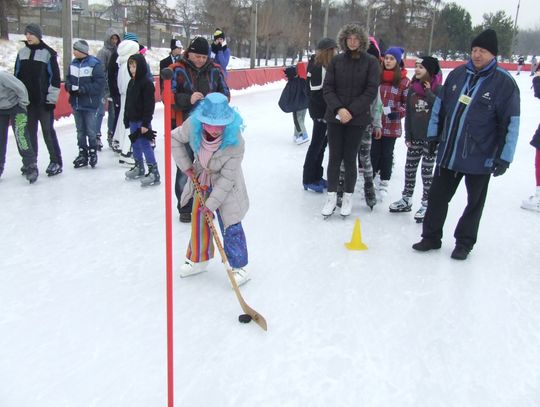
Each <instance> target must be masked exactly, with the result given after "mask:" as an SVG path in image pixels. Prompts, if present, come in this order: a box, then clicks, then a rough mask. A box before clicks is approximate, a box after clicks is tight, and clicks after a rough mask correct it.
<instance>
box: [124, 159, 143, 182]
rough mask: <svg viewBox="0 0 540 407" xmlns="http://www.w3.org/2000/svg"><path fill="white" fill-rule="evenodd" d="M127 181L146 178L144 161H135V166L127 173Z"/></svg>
mask: <svg viewBox="0 0 540 407" xmlns="http://www.w3.org/2000/svg"><path fill="white" fill-rule="evenodd" d="M125 175H126V180H128V181H130V180H134V179H139V178H142V177H144V161H143V160H139V161H137V160H135V165H134V166H133V167H131V169H129V170H128V171H126V172H125Z"/></svg>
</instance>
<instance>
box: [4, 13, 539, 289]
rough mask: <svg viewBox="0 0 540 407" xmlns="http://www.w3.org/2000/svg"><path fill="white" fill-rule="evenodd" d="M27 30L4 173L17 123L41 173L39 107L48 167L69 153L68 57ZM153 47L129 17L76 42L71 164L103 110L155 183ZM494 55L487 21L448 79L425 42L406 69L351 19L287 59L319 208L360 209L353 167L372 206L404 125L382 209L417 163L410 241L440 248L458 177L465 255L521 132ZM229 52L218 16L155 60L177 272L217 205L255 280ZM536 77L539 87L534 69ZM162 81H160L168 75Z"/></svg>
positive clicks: (528, 204)
mask: <svg viewBox="0 0 540 407" xmlns="http://www.w3.org/2000/svg"><path fill="white" fill-rule="evenodd" d="M25 35H26V41H25V46H24V47H23V48H21V50H20V51H19V53H18V55H17V59H16V63H15V70H14V71H15V72H14V75H11V74H8V73H3V72H0V87H1V89H2V97H0V137H1V139H0V175H1V173H2V171H3V166H4V162H5V153H6V143H7V127H8V124H9V123H10V122H11V123H12V125H13V129H14V134H15V139H16V143H17V147H18V150H19V152H20V155H21V157H22V161H23V166H22V168H21V172H22V174H23V175H24V176H25V177H26V179H27V180H28V181H29V182H30V183H34V182H35V181H36V180H37V178H38V174H39V171H38V168H37V154H38V143H37V131H38V122H39V124H40V125H41V130H42V134H43V138H44V141H45V145H46V146H47V149H48V152H49V158H50V163H49V165H48V167H47V169H46V173H47V175H49V176H56V175H58V174H60V173H61V172H62V168H63V160H62V154H61V151H60V146H59V143H58V139H57V136H56V132H55V130H54V115H53V111H54V108H55V104H56V102H57V99H58V95H59V92H60V71H59V68H58V63H57V54H56V52H55V51H54V50H53V49H51V48H50V47H49V46H48V45H47V44H45V43H44V42H43V38H42V36H43V34H42V30H41V27H40V26H39V25H37V24H34V23H31V24H29V25H28V26H27V27H26V28H25ZM145 52H146V48H145V47H144V46H143V45H141V44H139V41H138V38H137V36H136V35H135V34H133V33H129V32H127V33H125V34H124V35H123V38H121V37H120V34H119V33H118V32H116V31H114V30H113V29H109V30H108V31H107V33H106V38H105V41H104V46H103V48H102V49H101V50H100V51H99V52H98V54H97V57H94V56H92V55H90V51H89V45H88V43H87V42H86V41H84V40H78V41H76V42H75V43H74V44H73V56H74V58H73V61H72V62H71V65H70V66H69V72H68V73H67V75H66V78H65V88H66V90H67V91H68V92H69V102H70V104H71V106H72V109H73V116H74V119H75V124H76V129H77V145H78V148H79V154H78V156H77V157H76V158H75V160H74V161H73V166H74V167H75V168H81V167H85V166H88V165H89V166H91V167H92V168H93V167H95V166H96V165H97V164H98V154H97V152H98V151H100V150H101V149H102V148H103V144H102V142H101V127H102V121H103V117H104V113H105V110H106V109H107V111H108V120H107V123H106V127H107V142H108V145H109V147H110V148H111V149H112V150H113V151H115V152H117V153H118V154H119V163H121V164H127V165H128V166H130V169H129V170H128V171H126V173H125V178H126V180H130V181H131V180H140V183H141V186H153V185H158V184H159V183H160V174H159V170H158V164H157V161H156V157H155V155H154V151H153V148H154V146H155V135H156V132H155V131H154V130H152V119H153V114H154V108H155V98H154V94H155V90H154V80H153V76H152V73H151V71H150V68H149V65H148V63H147V61H146V59H145V56H144V55H145ZM497 54H498V40H497V35H496V33H495V31H493V30H491V29H487V30H485V31H483V32H482V33H480V34H479V35H478V36H477V37H475V38H474V39H473V40H472V42H471V58H470V60H469V61H468V62H466V63H465V64H463V65H461V66H459V67H457V68H456V69H454V70H453V71H452V72H450V74H449V75H448V77H447V78H446V80H445V81H444V83H443V81H442V73H441V69H440V66H439V62H438V60H437V59H436V58H434V57H432V56H428V55H423V56H420V57H418V59H417V61H416V65H415V69H414V75H413V77H412V78H408V76H407V70H406V69H405V68H404V62H403V61H404V58H405V50H404V48H403V47H401V46H391V47H388V48H386V49H385V50H381V49H380V47H379V44H378V43H377V41H376V40H375V38H373V37H368V35H367V34H366V33H365V32H364V30H363V28H362V27H360V26H359V25H357V24H346V25H345V26H343V27H342V28H341V29H340V31H339V33H338V36H337V41H335V40H333V39H331V38H323V39H321V40H320V41H319V43H318V45H317V49H316V52H315V54H314V55H312V56H311V57H310V58H309V62H308V64H307V68H306V66H305V64H299V65H298V66H297V67H289V68H288V69H286V70H285V72H286V74H287V77H288V79H289V82H288V83H287V86H286V90H285V91H284V94H283V95H282V98H281V99H280V107H281V108H282V109H283V110H284V111H290V112H292V113H293V118H294V125H295V130H294V141H295V143H297V144H302V143H304V142H306V141H310V139H309V136H308V134H307V131H306V128H305V126H304V116H305V113H306V110H307V111H309V115H310V116H311V118H312V120H313V131H312V135H311V142H310V145H309V148H308V150H307V154H306V157H305V162H304V166H303V176H302V182H303V187H304V189H305V190H307V191H314V192H317V193H323V192H324V191H325V190H327V194H326V198H325V202H324V205H323V207H322V210H321V214H322V215H323V216H324V217H325V218H326V217H329V216H331V215H332V214H333V213H334V211H335V210H336V208H337V207H338V206H340V207H341V208H340V213H341V215H342V216H348V215H350V214H351V212H352V208H353V203H354V200H355V199H354V198H353V197H354V192H355V186H356V181H357V177H358V175H359V174H360V175H361V176H362V177H363V180H364V183H363V189H364V196H365V202H366V204H367V205H368V206H369V207H370V208H373V207H374V206H375V205H376V204H377V202H381V201H382V200H383V199H384V197H385V196H386V194H387V191H388V185H389V182H390V179H391V175H392V170H393V168H394V166H395V163H394V155H393V152H394V146H395V142H396V139H397V138H399V137H401V136H402V135H403V134H404V136H405V143H406V146H407V156H406V162H405V164H404V167H403V171H404V174H405V177H404V179H405V183H404V187H403V191H402V196H401V197H400V198H399V199H398V200H396V201H395V202H392V203H391V204H390V205H389V211H390V212H410V211H411V210H412V196H413V193H414V190H415V184H416V175H417V170H418V167H419V166H420V168H421V170H420V171H421V179H422V187H423V189H422V199H421V206H420V208H419V209H418V210H417V212H416V213H415V215H414V217H415V219H416V220H417V221H418V222H423V230H422V239H421V240H420V241H419V242H418V243H416V244H414V245H413V249H415V250H417V251H421V252H425V251H429V250H434V249H438V248H440V247H441V241H442V229H443V225H444V222H445V219H446V214H447V211H448V206H449V203H450V201H451V200H452V197H453V195H454V193H455V191H456V189H457V187H458V185H459V183H460V181H461V179H464V180H465V186H466V189H467V206H466V207H465V209H464V212H463V214H462V216H461V218H460V220H459V222H458V224H457V226H456V229H455V233H454V237H455V241H456V243H455V249H454V251H453V252H452V255H451V257H452V258H454V259H458V260H464V259H466V258H467V257H468V255H469V253H470V252H471V250H472V249H473V247H474V245H475V243H476V240H477V233H478V228H479V224H480V219H481V216H482V211H483V208H484V203H485V200H486V197H487V191H488V184H489V181H490V179H491V175H494V176H500V175H502V174H504V172H505V171H506V169H507V168H508V167H509V165H510V163H511V162H512V160H513V156H514V152H515V148H516V143H517V137H518V133H519V116H520V95H519V88H518V87H517V85H516V83H515V81H514V79H513V78H512V77H511V75H510V74H509V73H508V72H507V71H505V70H504V69H502V68H501V67H500V66H499V65H498V63H497ZM229 58H230V50H229V49H228V47H227V42H226V39H225V33H224V32H223V30H222V29H219V28H218V29H216V30H215V32H214V34H213V41H212V42H211V43H209V42H208V41H207V40H206V39H205V38H204V37H196V38H194V39H193V40H192V41H191V42H190V44H189V45H188V47H187V48H186V49H184V47H183V45H182V43H181V41H180V40H177V39H172V40H171V43H170V55H169V56H168V57H167V58H165V59H163V60H162V61H161V62H160V70H161V69H164V68H170V69H171V70H172V72H173V76H172V81H171V86H172V89H171V90H172V92H173V96H174V101H173V105H172V106H167V107H166V108H170V109H171V110H172V113H173V114H172V123H171V127H172V129H173V132H172V137H173V140H172V141H173V157H174V159H175V161H176V163H177V173H176V179H175V194H176V198H177V201H178V204H177V208H178V212H179V220H180V221H181V222H185V223H190V222H191V227H192V234H191V240H190V244H189V246H188V249H187V253H186V260H185V263H184V264H183V265H182V267H181V275H182V276H190V275H194V274H197V273H200V272H202V271H205V270H206V265H207V263H208V260H209V259H210V258H212V256H213V245H212V238H211V235H210V231H209V229H208V228H207V227H205V216H209V215H212V216H213V213H214V212H216V214H217V217H218V220H219V224H220V226H221V229H222V233H223V236H224V246H225V252H226V253H227V257H228V258H229V261H230V264H231V266H232V267H233V272H234V276H235V278H236V279H237V282H238V284H239V285H240V284H243V283H245V282H246V281H248V280H249V277H248V275H247V272H246V270H245V266H246V264H247V245H246V241H245V236H244V232H243V229H242V224H241V221H242V219H243V217H244V215H245V213H246V212H247V209H248V206H249V200H248V197H247V192H246V187H245V183H244V179H243V175H242V171H241V165H240V164H241V161H242V156H243V153H244V140H243V138H242V134H241V132H242V129H243V120H242V118H241V117H240V115H239V114H238V113H237V112H236V111H235V110H234V109H232V108H231V107H230V106H229V99H230V91H229V88H228V86H227V73H226V72H227V65H228V61H229ZM300 68H301V69H300ZM518 72H519V71H518ZM534 83H535V92H536V96H537V97H540V70H539V71H538V72H537V76H536V77H535V79H534ZM160 85H161V91H162V92H163V86H164V84H163V82H160ZM4 90H5V91H4ZM403 122H404V126H403V125H402V124H403ZM539 135H540V127H539V129H538V131H537V132H536V134H535V136H534V138H533V141H532V142H531V144H532V145H533V146H534V147H535V148H536V149H537V152H536V181H537V190H536V194H535V195H533V196H531V197H530V198H529V199H527V200H525V201H524V202H523V204H522V207H523V208H525V209H530V210H535V211H540V152H539V151H540V149H539V147H540V145H539V142H538V138H539ZM327 146H328V166H327V168H326V174H327V179H325V178H324V177H323V176H324V168H323V159H324V154H325V150H326V147H327ZM420 162H421V165H420ZM145 165H146V166H147V168H145ZM194 183H200V185H201V187H202V188H203V191H204V193H203V194H201V196H199V195H197V194H195V193H194ZM377 194H378V197H379V200H377Z"/></svg>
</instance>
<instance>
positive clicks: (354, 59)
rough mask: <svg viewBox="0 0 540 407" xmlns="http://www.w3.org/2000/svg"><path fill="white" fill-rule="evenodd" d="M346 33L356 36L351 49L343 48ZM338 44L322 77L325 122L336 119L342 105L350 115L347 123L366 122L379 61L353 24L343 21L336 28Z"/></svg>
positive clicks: (355, 124) (331, 121) (378, 73)
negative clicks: (355, 47) (357, 44)
mask: <svg viewBox="0 0 540 407" xmlns="http://www.w3.org/2000/svg"><path fill="white" fill-rule="evenodd" d="M349 35H356V36H357V37H358V38H359V39H360V47H359V49H358V50H357V51H356V52H354V53H353V52H351V51H350V50H349V49H348V48H347V43H346V41H347V37H348V36H349ZM338 44H339V45H340V47H341V49H342V50H343V51H344V52H343V53H341V54H339V55H336V56H335V57H334V58H333V59H332V62H331V63H330V65H329V66H328V70H327V71H326V76H325V78H324V85H323V95H324V100H325V101H326V104H327V108H326V113H325V116H324V118H325V120H326V121H327V122H328V123H340V122H339V120H337V119H336V114H337V112H338V110H339V109H341V108H342V107H343V108H345V109H347V110H348V111H349V112H350V113H351V115H352V119H351V121H350V122H348V123H347V125H348V126H367V125H368V124H370V123H371V102H372V101H373V100H374V99H375V97H376V96H377V92H378V91H379V83H380V76H381V71H380V67H379V62H378V61H377V59H375V57H373V56H372V55H369V54H368V53H367V52H366V50H367V47H368V44H369V40H368V37H367V35H366V34H365V33H364V31H363V30H362V29H361V28H360V27H359V26H357V25H356V24H347V25H345V26H344V27H343V28H342V29H341V30H340V32H339V34H338Z"/></svg>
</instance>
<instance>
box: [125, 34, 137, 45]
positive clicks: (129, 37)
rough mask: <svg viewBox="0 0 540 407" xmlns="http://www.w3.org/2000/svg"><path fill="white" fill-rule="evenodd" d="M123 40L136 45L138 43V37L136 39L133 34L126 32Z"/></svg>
mask: <svg viewBox="0 0 540 407" xmlns="http://www.w3.org/2000/svg"><path fill="white" fill-rule="evenodd" d="M124 40H131V41H135V42H136V43H138V42H139V37H137V34H135V33H130V32H127V33H124Z"/></svg>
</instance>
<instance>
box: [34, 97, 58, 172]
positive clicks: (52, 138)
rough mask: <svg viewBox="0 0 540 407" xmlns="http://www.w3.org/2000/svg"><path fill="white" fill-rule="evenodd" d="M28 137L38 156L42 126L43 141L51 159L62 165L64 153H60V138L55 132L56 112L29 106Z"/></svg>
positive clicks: (42, 107) (37, 106)
mask: <svg viewBox="0 0 540 407" xmlns="http://www.w3.org/2000/svg"><path fill="white" fill-rule="evenodd" d="M27 109H28V125H27V126H28V135H29V137H30V142H31V143H32V148H33V150H34V152H35V153H36V156H37V154H38V139H37V132H38V123H39V124H40V125H41V132H42V133H43V139H44V140H45V145H46V146H47V150H49V159H50V161H51V162H53V163H57V164H59V165H60V166H61V165H62V153H61V152H60V145H59V144H58V137H56V131H54V126H53V123H54V111H53V110H46V109H45V107H44V106H41V105H33V104H30V105H28V108H27Z"/></svg>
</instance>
